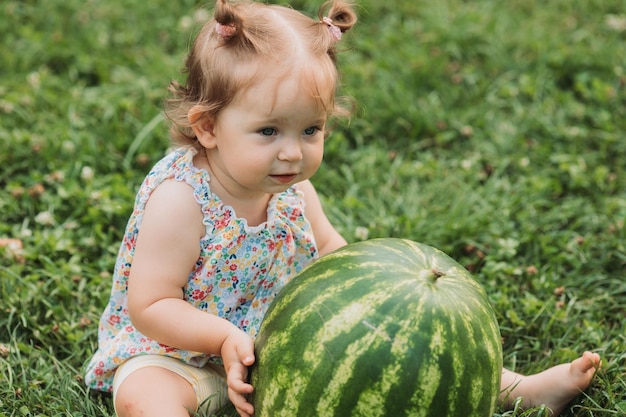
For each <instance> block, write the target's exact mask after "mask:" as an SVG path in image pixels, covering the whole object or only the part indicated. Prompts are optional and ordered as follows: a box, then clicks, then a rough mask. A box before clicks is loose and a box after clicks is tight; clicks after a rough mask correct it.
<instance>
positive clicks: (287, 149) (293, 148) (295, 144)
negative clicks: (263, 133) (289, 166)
mask: <svg viewBox="0 0 626 417" xmlns="http://www.w3.org/2000/svg"><path fill="white" fill-rule="evenodd" d="M302 158H303V155H302V145H301V143H300V141H299V140H298V139H291V138H289V139H285V140H284V141H282V143H281V146H280V150H279V151H278V159H279V160H281V161H288V162H295V161H300V160H302Z"/></svg>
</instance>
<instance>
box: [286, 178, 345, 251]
mask: <svg viewBox="0 0 626 417" xmlns="http://www.w3.org/2000/svg"><path fill="white" fill-rule="evenodd" d="M298 189H299V190H300V191H302V192H303V193H304V201H305V203H306V206H305V211H306V217H307V219H309V221H310V222H311V226H312V228H313V235H314V236H315V241H316V243H317V247H318V250H319V252H320V255H321V256H324V255H326V254H328V253H330V252H332V251H334V250H335V249H339V248H340V247H342V246H345V245H346V244H347V243H346V240H345V239H344V238H343V237H342V236H341V235H340V234H339V232H337V230H336V229H335V228H334V227H333V225H332V224H331V223H330V221H329V220H328V217H326V214H325V213H324V210H323V208H322V203H321V202H320V199H319V196H318V195H317V192H316V191H315V187H313V184H311V182H310V181H308V180H307V181H303V182H301V183H299V184H298Z"/></svg>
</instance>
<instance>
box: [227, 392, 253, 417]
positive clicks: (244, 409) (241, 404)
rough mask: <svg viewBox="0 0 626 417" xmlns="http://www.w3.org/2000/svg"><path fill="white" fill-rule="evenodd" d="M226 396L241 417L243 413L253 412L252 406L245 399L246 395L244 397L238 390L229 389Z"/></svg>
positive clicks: (250, 413)
mask: <svg viewBox="0 0 626 417" xmlns="http://www.w3.org/2000/svg"><path fill="white" fill-rule="evenodd" d="M228 397H229V398H230V401H231V402H232V403H233V405H234V406H235V409H236V410H237V412H238V413H239V415H241V416H242V417H243V416H244V415H252V414H254V407H253V406H252V404H250V403H249V402H248V401H247V400H246V397H244V396H243V395H242V394H239V393H238V392H236V391H233V390H231V389H229V390H228Z"/></svg>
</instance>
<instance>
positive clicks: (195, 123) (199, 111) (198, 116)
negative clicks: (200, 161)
mask: <svg viewBox="0 0 626 417" xmlns="http://www.w3.org/2000/svg"><path fill="white" fill-rule="evenodd" d="M187 120H189V123H190V124H191V128H192V129H193V133H194V134H195V135H196V138H197V139H198V142H200V144H201V145H202V146H204V147H205V148H207V149H211V148H214V147H215V118H214V117H212V116H209V115H208V113H207V112H206V110H205V109H204V108H203V107H202V106H193V107H192V108H191V110H189V112H188V113H187Z"/></svg>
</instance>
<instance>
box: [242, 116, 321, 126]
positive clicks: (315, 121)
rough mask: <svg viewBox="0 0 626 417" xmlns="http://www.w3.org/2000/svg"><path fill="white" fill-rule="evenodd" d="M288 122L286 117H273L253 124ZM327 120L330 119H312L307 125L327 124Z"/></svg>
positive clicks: (253, 121)
mask: <svg viewBox="0 0 626 417" xmlns="http://www.w3.org/2000/svg"><path fill="white" fill-rule="evenodd" d="M287 120H288V119H287V118H284V117H271V118H267V119H264V118H259V119H255V120H252V123H254V124H260V125H262V124H269V125H275V124H276V125H278V124H282V123H285V122H286V121H287ZM327 120H328V119H327V118H325V117H319V118H317V119H312V120H311V122H310V123H307V124H309V125H317V124H325V123H326V121H327Z"/></svg>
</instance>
